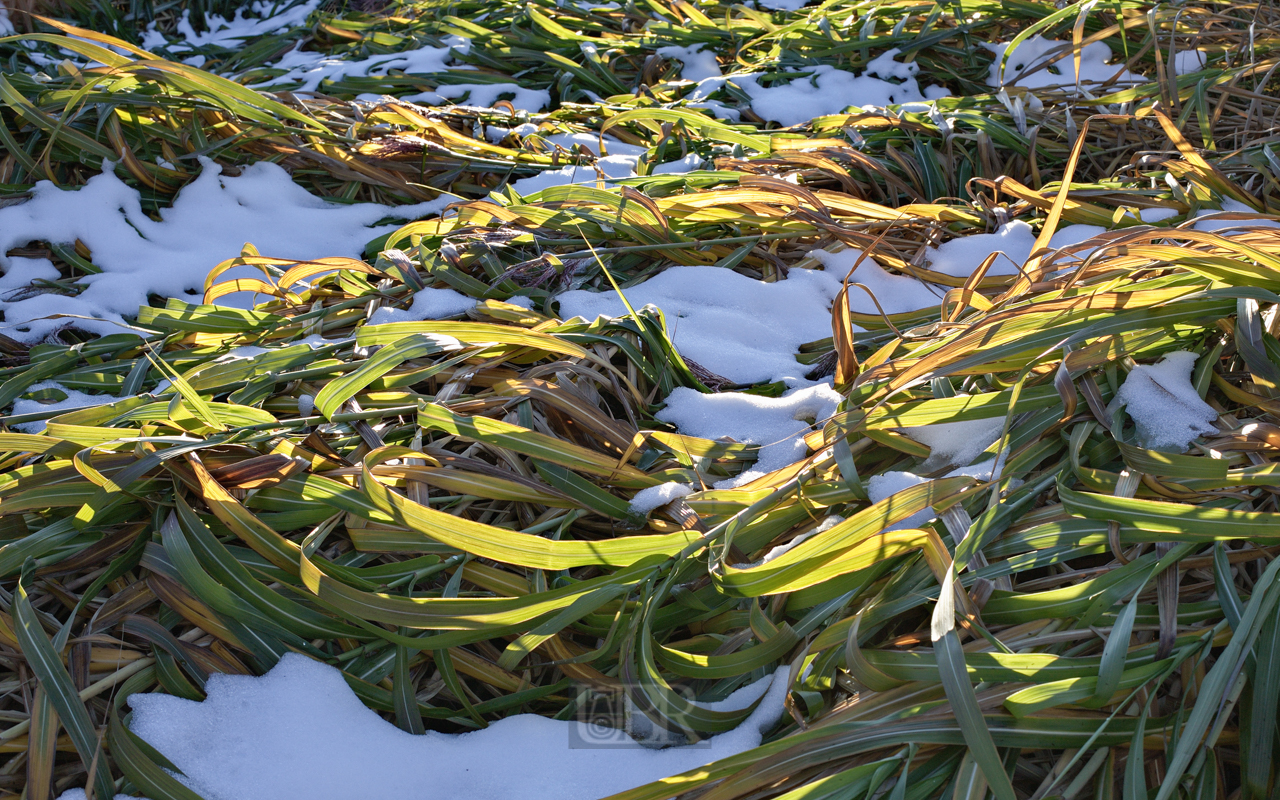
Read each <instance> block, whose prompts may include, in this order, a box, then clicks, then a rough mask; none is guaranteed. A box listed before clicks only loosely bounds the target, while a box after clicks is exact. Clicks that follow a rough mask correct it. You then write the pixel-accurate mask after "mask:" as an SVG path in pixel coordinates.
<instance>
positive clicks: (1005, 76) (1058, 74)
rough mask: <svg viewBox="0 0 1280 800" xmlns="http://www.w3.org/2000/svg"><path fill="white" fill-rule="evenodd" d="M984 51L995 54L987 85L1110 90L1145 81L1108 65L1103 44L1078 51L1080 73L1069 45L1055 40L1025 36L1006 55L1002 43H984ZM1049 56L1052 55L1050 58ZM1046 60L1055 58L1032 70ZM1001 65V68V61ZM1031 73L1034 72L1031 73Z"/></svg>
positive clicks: (1106, 52) (1116, 66) (1106, 49)
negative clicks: (1099, 86) (1102, 87)
mask: <svg viewBox="0 0 1280 800" xmlns="http://www.w3.org/2000/svg"><path fill="white" fill-rule="evenodd" d="M984 46H985V47H986V48H987V49H988V50H990V51H991V52H992V53H994V54H995V60H994V61H992V62H991V68H990V71H989V72H988V74H987V85H988V86H1009V85H1013V84H1017V85H1018V86H1022V87H1024V88H1027V89H1056V88H1063V87H1074V86H1075V85H1076V84H1077V83H1079V84H1081V85H1082V86H1083V87H1084V88H1086V89H1087V88H1089V87H1090V85H1092V84H1102V83H1106V82H1107V81H1111V79H1112V78H1115V80H1114V82H1112V83H1110V84H1108V85H1109V87H1111V88H1112V89H1115V88H1120V87H1123V86H1125V85H1128V84H1134V83H1143V82H1145V81H1146V78H1143V77H1142V76H1141V75H1135V74H1133V73H1132V72H1129V71H1128V70H1127V69H1125V68H1124V67H1123V66H1122V65H1118V64H1111V63H1108V62H1109V61H1110V59H1111V48H1110V47H1107V45H1106V44H1104V43H1103V42H1093V43H1091V44H1087V45H1085V46H1084V47H1082V48H1081V49H1080V71H1079V73H1078V74H1077V72H1076V68H1075V56H1074V55H1073V54H1072V52H1071V48H1072V45H1071V42H1064V41H1059V40H1057V39H1045V38H1043V37H1041V36H1032V37H1029V38H1028V39H1027V40H1026V41H1024V42H1022V43H1021V44H1019V45H1018V46H1017V48H1015V49H1014V50H1013V52H1010V53H1009V54H1008V58H1007V59H1005V52H1006V51H1007V50H1008V49H1009V45H1008V44H1007V43H1006V44H986V45H984ZM1051 54H1052V55H1051ZM1049 58H1055V59H1056V60H1053V61H1052V63H1049V64H1048V66H1045V67H1044V68H1043V69H1036V67H1038V66H1039V65H1041V64H1043V63H1045V62H1046V60H1047V59H1049ZM1002 59H1004V66H1003V68H1002V67H1001V60H1002ZM1032 70H1035V71H1034V72H1032Z"/></svg>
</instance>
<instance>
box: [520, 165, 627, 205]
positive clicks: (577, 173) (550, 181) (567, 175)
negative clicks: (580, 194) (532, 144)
mask: <svg viewBox="0 0 1280 800" xmlns="http://www.w3.org/2000/svg"><path fill="white" fill-rule="evenodd" d="M637 161H638V159H637V158H636V156H605V157H604V158H597V159H596V163H595V165H594V166H593V165H591V164H581V165H579V164H570V165H569V166H567V167H561V168H560V169H550V170H544V171H543V172H539V173H538V174H537V175H534V176H532V177H529V178H521V179H520V180H518V181H515V182H514V183H512V184H511V188H512V189H514V190H515V192H516V194H518V195H520V196H521V197H528V196H529V195H531V194H534V193H536V192H540V191H542V190H543V189H550V188H551V187H553V186H575V185H583V184H587V185H590V186H595V184H596V181H597V180H599V179H600V175H601V174H603V175H604V180H606V181H610V180H621V179H622V178H634V177H635V174H636V163H637ZM597 170H599V173H597Z"/></svg>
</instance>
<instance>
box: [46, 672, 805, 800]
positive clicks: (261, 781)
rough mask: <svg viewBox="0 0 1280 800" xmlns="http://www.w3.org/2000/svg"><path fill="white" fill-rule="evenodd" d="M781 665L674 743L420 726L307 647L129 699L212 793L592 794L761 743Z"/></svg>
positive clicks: (593, 733)
mask: <svg viewBox="0 0 1280 800" xmlns="http://www.w3.org/2000/svg"><path fill="white" fill-rule="evenodd" d="M778 676H779V678H778V679H776V680H775V679H771V678H764V679H762V680H760V681H758V682H756V683H754V684H751V685H749V686H745V687H743V688H741V689H739V690H738V691H737V692H735V693H734V694H732V695H731V696H730V697H728V698H727V699H725V700H723V701H721V702H719V703H711V704H706V706H707V707H709V708H715V709H718V710H722V711H727V710H737V709H742V708H747V707H749V706H750V705H751V703H752V702H754V701H755V700H756V699H757V698H760V697H761V696H762V695H763V699H762V700H761V701H760V705H759V706H757V707H756V709H755V710H754V711H753V712H752V713H751V715H750V716H748V717H747V719H746V720H744V721H743V722H742V724H740V725H739V726H738V727H737V728H736V729H734V730H732V731H729V732H726V733H722V734H720V735H718V736H713V737H711V738H710V739H708V740H706V741H705V742H702V743H699V744H697V745H693V746H685V747H670V748H667V749H664V750H657V749H652V748H647V747H643V746H641V745H640V744H637V743H636V742H634V741H632V740H630V739H628V738H627V736H626V734H624V733H621V732H620V731H613V729H606V728H600V727H597V726H590V725H586V724H583V723H579V722H567V721H560V720H552V719H547V718H545V717H539V716H536V715H533V714H519V715H516V716H512V717H507V718H506V719H503V720H499V721H498V722H495V723H493V724H491V725H490V726H489V727H488V728H485V729H483V730H479V731H474V732H472V733H464V734H453V735H450V734H442V733H436V732H428V733H426V734H423V735H420V736H414V735H412V734H409V733H406V732H404V731H402V730H400V729H399V728H397V727H395V726H394V725H392V724H391V723H389V722H386V721H385V720H383V719H382V718H381V717H379V716H378V715H377V714H375V713H374V712H373V711H370V710H369V709H368V708H365V706H364V705H363V704H362V703H361V702H360V700H359V699H358V698H357V697H356V696H355V694H354V693H353V692H352V691H351V689H350V688H349V687H348V686H347V684H346V681H344V680H343V678H342V673H340V672H339V671H338V670H336V669H334V668H333V667H330V666H328V665H326V664H322V663H320V662H317V661H312V660H311V659H309V658H307V657H306V656H302V655H298V654H295V653H289V654H287V655H285V656H284V658H282V659H281V660H280V663H279V664H277V665H276V666H275V667H274V668H273V669H272V670H271V671H270V672H268V673H267V674H266V675H264V676H262V677H260V678H255V677H250V676H243V675H223V674H217V675H213V676H211V677H210V678H209V682H208V687H207V688H208V699H206V700H205V701H204V702H195V701H192V700H185V699H182V698H179V697H172V696H169V695H163V694H135V695H132V696H130V698H129V704H130V705H131V706H132V707H133V709H134V711H133V721H132V727H133V730H134V732H135V733H137V734H138V735H139V736H141V737H142V738H143V739H145V740H146V741H147V742H148V743H150V744H151V745H152V746H153V747H155V748H156V749H157V750H159V751H160V752H161V753H162V754H164V755H165V756H166V757H167V758H168V759H169V760H170V761H172V762H173V763H174V765H175V766H177V767H178V768H179V769H180V770H181V771H182V772H183V774H184V775H186V777H187V782H188V783H189V785H190V786H191V787H192V788H193V789H195V790H196V791H197V792H199V793H200V794H201V795H202V796H203V797H205V798H206V800H246V798H253V800H297V798H301V797H306V798H309V799H310V800H339V799H341V800H348V798H353V797H413V798H419V800H435V799H436V798H440V799H441V800H443V799H444V798H459V797H464V798H467V800H511V798H516V797H525V798H539V799H540V800H541V799H543V798H545V799H546V800H550V798H555V799H556V800H593V799H594V798H597V797H601V796H604V795H608V794H614V793H616V792H620V791H624V790H626V789H631V788H634V787H636V786H640V785H643V784H645V783H649V782H651V781H654V780H658V779H660V778H664V777H667V776H669V775H674V774H678V773H681V772H685V771H687V770H690V769H694V768H696V767H699V766H702V765H703V764H707V763H709V762H712V761H716V760H718V759H722V758H726V757H728V756H732V755H736V754H737V753H741V752H743V751H745V750H749V749H751V748H752V747H756V746H758V745H759V744H760V741H761V737H762V734H763V733H764V732H765V731H768V730H769V729H770V728H772V727H773V726H774V725H775V724H777V722H778V720H779V719H780V718H781V716H782V710H783V706H782V703H783V700H784V699H785V697H786V686H787V681H786V670H782V671H781V672H779V673H778ZM335 753H341V754H342V757H341V758H334V757H332V756H333V754H335ZM72 797H73V795H72V794H71V793H67V794H64V795H63V800H71V798H72ZM80 797H83V795H80Z"/></svg>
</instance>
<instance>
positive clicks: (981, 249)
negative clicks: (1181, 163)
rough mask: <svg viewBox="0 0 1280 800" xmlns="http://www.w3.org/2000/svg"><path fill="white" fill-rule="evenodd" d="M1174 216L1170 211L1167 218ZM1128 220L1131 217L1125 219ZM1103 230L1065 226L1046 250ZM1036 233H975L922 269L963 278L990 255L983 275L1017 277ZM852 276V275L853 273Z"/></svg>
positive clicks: (1015, 229)
mask: <svg viewBox="0 0 1280 800" xmlns="http://www.w3.org/2000/svg"><path fill="white" fill-rule="evenodd" d="M1157 210H1158V211H1171V209H1151V211H1157ZM1177 213H1178V212H1176V211H1173V212H1172V214H1171V215H1170V216H1173V215H1176V214H1177ZM1129 216H1132V215H1129ZM1142 216H1143V221H1147V222H1150V221H1154V220H1153V219H1152V216H1156V217H1158V216H1159V215H1151V214H1147V213H1146V212H1144V213H1143V215H1142ZM1104 231H1105V229H1103V228H1100V227H1098V226H1096V225H1068V226H1066V227H1065V228H1062V229H1060V230H1058V231H1057V232H1056V233H1054V234H1053V236H1052V237H1051V238H1050V239H1049V245H1048V248H1049V249H1050V250H1059V249H1061V248H1064V247H1071V246H1073V245H1077V244H1080V243H1081V242H1083V241H1086V240H1088V239H1091V238H1093V237H1094V236H1097V235H1098V234H1099V233H1103V232H1104ZM1035 244H1036V233H1035V231H1034V230H1032V229H1031V226H1030V225H1028V224H1027V223H1026V222H1023V221H1022V220H1020V219H1015V220H1012V221H1010V222H1006V223H1005V224H1004V225H1001V226H1000V227H999V228H997V229H996V232H995V233H978V234H972V235H969V236H958V237H956V238H955V239H952V240H951V241H948V242H943V243H942V244H940V245H938V246H937V247H930V248H928V249H927V250H926V251H925V260H926V266H927V267H928V268H929V269H931V270H933V271H934V272H941V273H942V274H944V275H951V276H953V277H956V278H967V277H969V275H971V274H972V273H973V271H974V270H975V269H977V268H978V267H979V266H981V265H982V262H983V261H985V260H986V258H987V256H989V255H991V254H992V253H999V254H1000V255H999V256H998V257H997V258H996V260H995V261H994V262H993V263H992V264H991V269H989V270H987V275H989V276H993V277H994V276H997V275H1017V274H1018V271H1019V269H1020V268H1021V267H1022V266H1023V265H1024V264H1026V263H1027V259H1028V258H1030V257H1031V252H1032V250H1033V249H1034V248H1035ZM855 274H856V273H855Z"/></svg>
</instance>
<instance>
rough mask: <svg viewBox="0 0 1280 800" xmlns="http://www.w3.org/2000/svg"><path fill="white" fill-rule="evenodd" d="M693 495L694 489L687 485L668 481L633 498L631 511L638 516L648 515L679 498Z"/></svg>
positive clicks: (651, 487)
mask: <svg viewBox="0 0 1280 800" xmlns="http://www.w3.org/2000/svg"><path fill="white" fill-rule="evenodd" d="M691 494H693V487H692V486H690V485H688V484H686V483H676V482H674V481H668V482H667V483H660V484H658V485H657V486H650V487H649V488H648V489H641V490H640V491H638V492H636V496H635V497H633V498H631V510H632V511H633V512H635V513H637V514H648V513H649V512H650V511H652V510H654V509H655V508H659V507H661V506H665V505H666V504H667V503H670V502H671V501H672V500H675V499H676V498H677V497H687V496H688V495H691Z"/></svg>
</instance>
